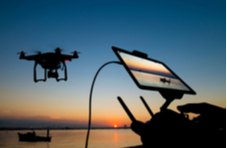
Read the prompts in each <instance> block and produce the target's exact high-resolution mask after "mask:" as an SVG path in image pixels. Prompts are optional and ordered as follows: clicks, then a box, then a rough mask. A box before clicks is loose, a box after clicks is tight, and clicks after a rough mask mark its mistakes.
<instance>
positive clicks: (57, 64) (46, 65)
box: [18, 48, 79, 82]
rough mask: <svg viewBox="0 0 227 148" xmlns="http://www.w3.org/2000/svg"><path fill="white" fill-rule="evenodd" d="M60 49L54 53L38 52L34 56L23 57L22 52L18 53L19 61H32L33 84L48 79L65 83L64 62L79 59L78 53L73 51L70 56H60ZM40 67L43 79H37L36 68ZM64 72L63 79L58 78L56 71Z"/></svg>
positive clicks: (65, 71) (65, 69)
mask: <svg viewBox="0 0 227 148" xmlns="http://www.w3.org/2000/svg"><path fill="white" fill-rule="evenodd" d="M61 51H62V49H60V48H56V49H55V51H54V52H45V53H42V52H40V51H39V52H38V53H37V54H34V55H25V52H24V51H21V52H19V53H18V54H20V56H19V59H21V60H28V61H34V62H35V63H34V68H33V78H34V82H39V81H43V82H45V81H46V79H47V77H48V78H55V79H56V81H57V82H59V81H62V80H63V81H67V66H66V62H68V61H71V60H72V59H77V58H79V56H78V54H79V52H78V51H73V52H72V54H71V55H69V54H62V53H61ZM38 65H40V66H41V67H42V68H43V69H44V78H42V79H37V72H36V68H37V66H38ZM59 69H61V70H64V77H62V78H59V74H58V70H59Z"/></svg>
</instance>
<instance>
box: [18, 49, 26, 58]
mask: <svg viewBox="0 0 227 148" xmlns="http://www.w3.org/2000/svg"><path fill="white" fill-rule="evenodd" d="M17 54H18V55H20V57H19V58H20V59H22V58H24V56H25V52H24V51H20V52H17Z"/></svg>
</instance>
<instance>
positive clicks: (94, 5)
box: [0, 0, 226, 123]
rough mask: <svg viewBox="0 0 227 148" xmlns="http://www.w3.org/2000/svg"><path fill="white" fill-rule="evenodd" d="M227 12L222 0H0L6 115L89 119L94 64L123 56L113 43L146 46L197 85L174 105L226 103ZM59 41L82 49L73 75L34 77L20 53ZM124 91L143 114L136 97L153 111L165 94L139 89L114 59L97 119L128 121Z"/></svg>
mask: <svg viewBox="0 0 227 148" xmlns="http://www.w3.org/2000/svg"><path fill="white" fill-rule="evenodd" d="M225 12H226V5H225V1H224V0H216V1H211V0H184V1H180V0H173V1H168V0H161V1H156V0H152V1H148V0H143V1H138V0H124V1H121V0H115V1H104V0H98V1H82V0H74V1H72V0H66V1H63V0H39V1H29V0H20V1H17V0H1V1H0V21H1V23H0V32H1V33H0V39H1V40H0V46H1V49H0V59H1V62H0V66H1V69H2V70H1V75H0V76H1V77H0V81H1V83H0V88H1V89H0V91H1V96H0V101H1V105H0V116H2V117H15V118H16V117H17V118H22V117H23V118H24V117H38V116H39V117H40V116H42V117H48V118H58V119H72V120H76V121H84V122H86V120H87V109H88V97H89V91H90V85H91V82H92V78H93V76H94V74H95V72H96V70H97V69H98V68H99V67H100V66H101V65H102V64H104V63H105V62H107V61H112V60H114V61H115V60H118V59H117V57H116V56H115V54H114V53H113V51H112V49H111V46H117V47H120V48H123V49H126V50H129V51H132V50H134V49H136V50H140V51H143V52H145V53H147V54H148V55H149V57H150V58H153V59H157V60H160V61H163V62H164V63H166V64H167V65H168V66H169V67H170V68H171V69H172V70H174V71H175V73H176V74H178V76H180V77H181V78H182V79H183V80H184V81H185V82H186V83H187V84H188V85H189V86H191V87H192V88H193V89H194V90H195V91H196V92H197V95H185V96H184V98H183V99H181V100H177V101H175V102H173V103H172V105H171V106H170V107H171V108H173V109H174V108H175V107H176V105H178V104H185V103H188V102H208V103H212V104H215V105H220V106H223V107H225V103H226V100H225V99H226V92H225V90H226V88H225V86H226V85H225V84H226V62H225V61H226V13H225ZM56 47H60V48H63V49H64V52H65V53H70V52H71V51H73V50H78V51H80V52H81V54H80V55H79V56H80V57H79V59H77V60H74V61H72V62H70V63H67V66H68V77H69V79H68V81H67V82H59V83H58V82H55V80H54V79H49V80H48V81H47V82H45V83H42V82H40V83H34V82H33V77H32V76H33V71H32V69H33V62H28V61H22V60H19V58H18V55H17V54H16V53H17V52H19V51H21V50H24V51H25V52H26V53H27V54H34V53H35V51H37V50H39V51H42V52H45V51H53V49H54V48H56ZM41 72H42V70H41V69H40V73H41ZM118 95H119V96H122V97H123V98H124V100H125V101H126V102H127V104H128V105H129V107H130V108H131V109H132V110H133V112H134V113H135V114H136V116H137V117H138V118H139V119H141V120H144V121H146V120H148V119H149V116H148V115H147V112H146V110H145V109H144V107H143V106H142V105H141V102H140V100H139V97H138V96H140V95H143V96H145V98H146V100H147V101H148V102H149V105H150V106H151V108H153V109H154V111H158V110H159V107H160V105H161V104H162V103H163V101H164V99H162V98H161V96H160V95H159V93H157V92H153V91H144V90H139V89H138V88H137V87H136V85H135V84H134V82H133V81H132V79H131V78H130V77H129V75H128V74H127V72H126V71H125V70H124V68H123V67H121V66H118V65H111V66H108V67H106V68H105V69H104V70H103V71H102V72H101V74H100V75H99V76H98V79H97V82H96V85H95V89H94V98H93V103H94V104H93V105H94V120H95V121H97V122H98V121H100V122H104V123H107V122H108V121H109V120H111V119H110V117H113V118H114V120H119V119H122V118H123V119H124V120H125V121H127V122H129V120H128V119H127V116H126V114H125V113H124V111H123V110H122V108H121V107H120V105H119V103H118V102H117V100H116V96H118ZM106 110H108V112H109V115H108V114H107V113H105V112H106ZM109 116H110V117H109ZM116 122H117V121H116Z"/></svg>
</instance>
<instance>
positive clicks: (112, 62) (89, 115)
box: [85, 61, 121, 148]
mask: <svg viewBox="0 0 227 148" xmlns="http://www.w3.org/2000/svg"><path fill="white" fill-rule="evenodd" d="M109 64H121V62H119V61H109V62H106V63H105V64H103V65H102V66H101V67H100V68H99V69H98V71H97V72H96V74H95V76H94V78H93V81H92V84H91V90H90V96H89V111H88V129H87V136H86V143H85V148H87V147H88V141H89V136H90V129H91V111H92V110H91V109H92V108H91V107H92V93H93V87H94V84H95V80H96V78H97V76H98V74H99V72H100V71H101V70H102V68H103V67H105V66H106V65H109Z"/></svg>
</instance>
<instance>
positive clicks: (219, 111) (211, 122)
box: [177, 103, 226, 128]
mask: <svg viewBox="0 0 227 148" xmlns="http://www.w3.org/2000/svg"><path fill="white" fill-rule="evenodd" d="M177 109H178V110H179V111H180V112H181V113H196V114H199V115H200V116H198V117H197V118H196V119H195V121H196V122H197V123H198V124H199V125H200V126H203V127H212V128H225V125H226V124H225V120H226V109H225V108H221V107H219V106H215V105H212V104H209V103H190V104H186V105H181V106H178V107H177Z"/></svg>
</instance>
